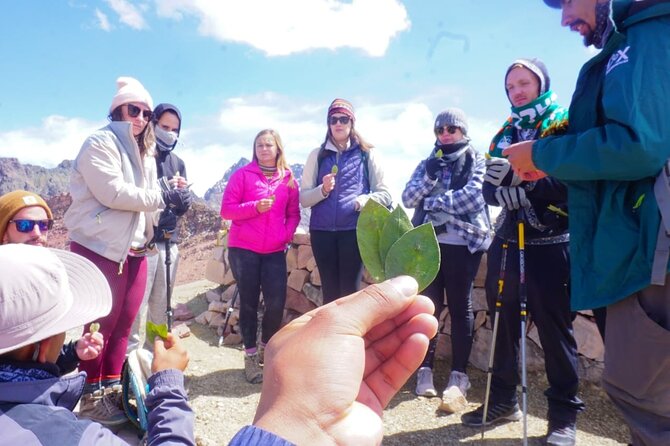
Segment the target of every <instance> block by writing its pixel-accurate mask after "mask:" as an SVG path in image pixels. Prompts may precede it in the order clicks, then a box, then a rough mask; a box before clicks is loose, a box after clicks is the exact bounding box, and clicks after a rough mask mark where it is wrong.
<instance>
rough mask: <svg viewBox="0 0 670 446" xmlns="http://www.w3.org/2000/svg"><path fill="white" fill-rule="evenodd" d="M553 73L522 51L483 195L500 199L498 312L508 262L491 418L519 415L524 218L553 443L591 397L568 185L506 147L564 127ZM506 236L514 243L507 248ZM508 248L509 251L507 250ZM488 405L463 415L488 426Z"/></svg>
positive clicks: (569, 434) (492, 252) (493, 288)
mask: <svg viewBox="0 0 670 446" xmlns="http://www.w3.org/2000/svg"><path fill="white" fill-rule="evenodd" d="M549 87H550V79H549V74H548V72H547V68H546V67H545V65H544V63H542V61H540V60H538V59H518V60H516V61H514V63H512V65H510V66H509V68H508V69H507V72H506V73H505V92H506V94H507V98H508V99H509V101H510V103H511V105H512V107H511V114H510V117H509V118H508V119H507V120H506V121H505V123H504V124H503V126H502V128H501V129H500V130H499V131H498V133H497V134H496V135H495V136H494V137H493V140H492V142H491V145H490V147H489V155H490V156H491V159H489V160H488V161H487V170H486V175H485V176H484V188H483V193H484V199H485V200H486V202H487V203H488V204H489V205H493V206H501V207H502V210H501V212H500V214H499V216H498V219H497V221H496V223H495V231H496V233H495V237H494V240H493V243H492V244H491V247H490V248H489V251H488V256H487V257H488V271H487V276H486V296H487V300H488V304H489V309H490V314H491V315H493V314H495V311H496V310H495V308H496V299H497V296H498V284H499V279H500V274H501V262H503V261H505V271H504V287H503V294H502V306H500V307H499V308H500V309H499V311H500V316H499V321H500V322H499V327H498V333H497V341H496V345H495V356H494V363H493V377H492V382H491V393H490V402H489V405H488V410H487V415H486V424H490V423H495V422H499V421H505V420H508V421H509V420H512V421H514V420H519V419H520V418H521V415H522V414H521V411H520V410H519V405H518V403H517V393H516V389H517V386H518V385H519V374H518V370H519V358H518V354H519V338H520V336H525V335H526V334H525V333H521V332H520V326H521V320H520V304H519V292H520V288H519V282H520V265H519V246H518V240H519V239H518V237H520V235H519V231H518V226H517V222H518V220H519V219H523V223H524V234H523V236H524V239H525V250H524V253H525V281H526V287H527V288H526V289H527V293H526V294H527V308H528V312H529V313H530V317H531V319H532V321H533V322H534V323H535V326H536V327H537V331H538V334H539V337H540V343H541V344H542V348H543V349H544V358H545V370H546V373H547V380H548V381H549V388H548V389H547V390H546V392H545V395H546V396H547V400H548V410H547V418H548V421H549V429H548V433H547V438H546V443H547V444H561V445H568V444H574V442H575V432H576V430H575V429H576V428H575V423H576V419H577V413H578V412H580V411H581V410H583V408H584V404H583V403H582V401H581V400H580V399H579V398H578V397H577V387H578V384H579V379H578V376H577V344H576V342H575V338H574V336H573V330H572V315H571V313H570V288H569V267H570V266H569V265H570V264H569V258H570V257H569V252H568V242H569V233H568V218H567V216H568V209H567V189H566V187H565V185H564V184H563V183H561V182H560V181H558V180H556V179H555V178H552V177H545V178H542V179H540V180H538V181H522V180H521V179H520V178H519V177H518V176H517V175H516V174H515V173H514V171H513V170H512V169H511V167H510V164H509V162H508V161H507V159H506V158H503V157H502V150H503V149H504V148H506V147H507V146H509V145H510V144H513V143H515V142H519V141H529V140H535V139H539V138H542V137H544V136H547V135H549V134H552V133H558V132H562V131H564V129H565V128H566V127H567V109H565V108H563V107H561V106H560V105H559V104H558V103H557V102H556V95H555V94H554V93H553V92H552V91H551V89H550V88H549ZM505 242H507V243H508V248H507V249H503V245H504V244H505ZM505 253H506V259H503V254H505ZM483 414H484V406H483V405H482V406H480V407H479V408H478V409H476V410H474V411H472V412H469V413H466V414H464V415H463V417H462V418H461V419H462V421H463V423H464V424H466V425H469V426H481V425H482V422H483Z"/></svg>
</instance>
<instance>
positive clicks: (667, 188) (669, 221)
mask: <svg viewBox="0 0 670 446" xmlns="http://www.w3.org/2000/svg"><path fill="white" fill-rule="evenodd" d="M669 180H670V160H668V161H666V162H665V165H664V166H663V169H661V172H660V173H659V174H658V176H656V182H655V183H654V195H655V196H656V204H657V205H658V210H659V212H660V213H661V224H660V225H659V227H658V235H657V237H656V250H655V251H654V262H653V264H652V267H651V284H652V285H661V286H663V285H665V276H666V275H667V270H668V259H670V183H669V182H668V181H669Z"/></svg>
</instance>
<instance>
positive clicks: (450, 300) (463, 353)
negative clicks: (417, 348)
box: [421, 243, 483, 373]
mask: <svg viewBox="0 0 670 446" xmlns="http://www.w3.org/2000/svg"><path fill="white" fill-rule="evenodd" d="M482 254H483V252H482V251H479V252H475V253H474V254H473V253H471V252H470V251H469V250H468V247H467V246H458V245H446V244H442V243H440V257H441V263H440V271H439V272H438V274H437V276H436V277H435V280H433V282H432V283H431V284H430V285H428V287H427V288H426V289H425V290H423V292H422V293H421V294H423V295H425V296H428V297H430V298H431V300H432V301H433V304H435V317H436V318H439V317H440V314H441V313H442V310H444V293H445V291H446V293H447V306H448V307H449V317H450V318H451V351H452V361H451V370H452V371H457V372H461V373H465V371H466V369H467V366H468V360H469V359H470V352H471V351H472V339H473V331H474V320H475V319H474V314H473V312H472V283H473V282H474V280H475V276H476V275H477V269H478V268H479V262H480V261H481V259H482ZM436 346H437V336H435V337H434V338H433V339H431V340H430V344H429V345H428V351H427V352H426V356H425V358H424V360H423V364H421V366H422V367H430V368H433V363H434V361H435V347H436Z"/></svg>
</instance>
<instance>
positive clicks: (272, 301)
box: [228, 248, 287, 349]
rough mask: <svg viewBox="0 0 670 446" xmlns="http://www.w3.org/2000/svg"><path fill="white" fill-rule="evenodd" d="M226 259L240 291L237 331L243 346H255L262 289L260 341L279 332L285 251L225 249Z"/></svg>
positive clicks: (281, 315)
mask: <svg viewBox="0 0 670 446" xmlns="http://www.w3.org/2000/svg"><path fill="white" fill-rule="evenodd" d="M228 261H230V268H231V269H232V271H233V276H234V277H235V280H236V281H237V289H238V290H239V293H240V330H241V331H242V342H243V343H244V348H246V349H249V348H254V347H256V343H257V333H258V304H259V301H260V293H261V288H262V289H263V302H264V303H265V313H264V314H263V322H262V323H261V342H262V343H264V344H265V343H267V342H268V341H269V340H270V338H271V337H272V335H274V334H275V333H276V332H277V331H279V328H280V327H281V322H282V319H283V318H284V304H285V303H286V283H287V277H286V253H284V252H283V251H279V252H273V253H271V254H258V253H255V252H253V251H249V250H248V249H242V248H228Z"/></svg>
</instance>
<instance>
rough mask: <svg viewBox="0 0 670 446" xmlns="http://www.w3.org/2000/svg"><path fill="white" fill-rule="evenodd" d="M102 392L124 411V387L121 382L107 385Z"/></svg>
mask: <svg viewBox="0 0 670 446" xmlns="http://www.w3.org/2000/svg"><path fill="white" fill-rule="evenodd" d="M102 392H103V394H104V395H105V396H106V397H107V399H108V400H109V401H111V402H112V404H114V405H115V406H116V407H118V408H119V409H120V410H121V411H123V387H122V386H121V384H114V385H113V386H109V387H105V388H104V389H102Z"/></svg>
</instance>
